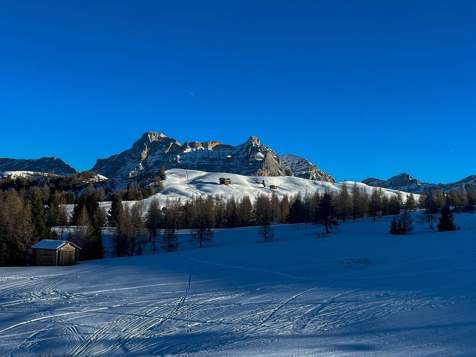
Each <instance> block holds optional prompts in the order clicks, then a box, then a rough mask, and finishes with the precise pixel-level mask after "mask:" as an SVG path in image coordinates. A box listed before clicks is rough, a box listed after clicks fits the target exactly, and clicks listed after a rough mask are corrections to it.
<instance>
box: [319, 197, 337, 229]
mask: <svg viewBox="0 0 476 357" xmlns="http://www.w3.org/2000/svg"><path fill="white" fill-rule="evenodd" d="M316 223H321V224H322V225H324V227H325V228H326V234H329V233H330V232H331V231H330V229H331V228H332V227H333V226H337V219H336V217H335V210H334V206H333V203H332V196H331V195H330V194H329V193H328V192H326V193H325V194H324V196H323V197H322V198H321V200H320V201H319V207H318V209H317V211H316Z"/></svg>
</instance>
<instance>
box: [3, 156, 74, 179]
mask: <svg viewBox="0 0 476 357" xmlns="http://www.w3.org/2000/svg"><path fill="white" fill-rule="evenodd" d="M6 171H31V172H43V173H49V174H55V175H62V176H68V175H72V174H75V173H76V170H75V169H73V168H72V167H71V166H69V165H68V164H66V163H65V162H64V161H63V160H61V159H58V158H55V157H43V158H41V159H32V160H26V159H2V158H0V172H6Z"/></svg>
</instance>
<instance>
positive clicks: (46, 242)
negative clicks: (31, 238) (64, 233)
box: [32, 239, 79, 250]
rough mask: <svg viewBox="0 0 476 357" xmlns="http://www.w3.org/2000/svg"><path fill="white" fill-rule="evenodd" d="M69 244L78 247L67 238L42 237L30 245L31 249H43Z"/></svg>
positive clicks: (52, 248)
mask: <svg viewBox="0 0 476 357" xmlns="http://www.w3.org/2000/svg"><path fill="white" fill-rule="evenodd" d="M68 243H69V244H71V245H72V246H74V247H76V248H79V247H78V246H77V245H76V244H74V243H71V242H69V241H67V240H56V239H43V240H40V241H39V242H38V243H36V244H35V245H33V246H32V248H33V249H45V250H58V249H60V248H61V247H63V246H64V245H66V244H68Z"/></svg>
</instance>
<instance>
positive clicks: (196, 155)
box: [92, 132, 334, 182]
mask: <svg viewBox="0 0 476 357" xmlns="http://www.w3.org/2000/svg"><path fill="white" fill-rule="evenodd" d="M162 167H164V168H165V169H171V168H182V169H190V170H201V171H208V172H229V173H236V174H241V175H257V176H286V175H288V176H298V177H305V178H310V179H315V180H322V181H331V182H334V179H333V178H332V177H331V176H329V175H328V174H326V173H324V172H322V171H320V170H319V169H318V168H317V167H316V166H314V165H313V164H311V163H310V162H309V161H307V160H305V159H303V158H300V157H298V156H294V155H285V156H283V157H280V156H279V155H278V154H276V152H274V151H273V150H272V149H271V148H269V147H268V146H266V145H264V144H262V143H261V140H260V139H259V138H258V137H256V136H251V137H249V138H248V140H246V141H245V142H244V143H243V144H240V145H236V146H233V145H228V144H224V143H221V142H219V141H205V142H203V141H190V142H185V143H183V144H182V143H180V142H179V141H178V140H176V139H174V138H171V137H168V136H166V135H164V134H162V133H157V132H147V133H145V134H143V135H142V136H141V138H140V139H139V140H137V141H136V142H135V143H134V144H133V145H132V147H131V148H130V149H128V150H126V151H124V152H122V153H120V154H117V155H113V156H111V157H109V158H106V159H100V160H98V161H97V163H96V165H95V166H94V167H93V169H92V170H93V171H95V172H97V173H99V174H101V175H104V176H106V177H109V178H116V179H126V178H133V177H137V176H152V175H156V174H157V173H158V172H159V171H160V169H161V168H162Z"/></svg>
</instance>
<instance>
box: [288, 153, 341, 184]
mask: <svg viewBox="0 0 476 357" xmlns="http://www.w3.org/2000/svg"><path fill="white" fill-rule="evenodd" d="M280 159H281V164H282V165H283V167H284V168H285V170H287V171H288V172H291V173H292V174H293V175H294V176H297V177H302V178H306V179H309V180H317V181H327V182H335V180H334V178H333V177H332V176H331V175H329V174H327V173H326V172H324V171H321V170H320V169H319V168H318V167H317V166H316V165H314V164H313V163H312V162H310V161H308V160H306V159H304V158H302V157H299V156H296V155H292V154H286V155H282V156H281V157H280Z"/></svg>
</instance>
